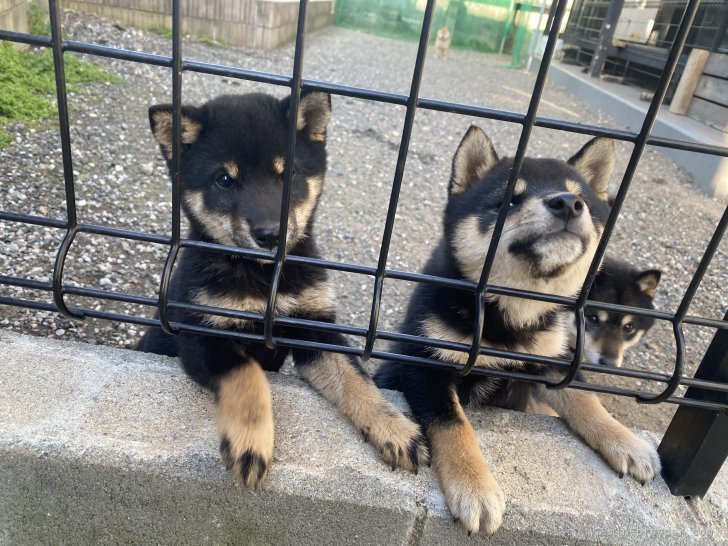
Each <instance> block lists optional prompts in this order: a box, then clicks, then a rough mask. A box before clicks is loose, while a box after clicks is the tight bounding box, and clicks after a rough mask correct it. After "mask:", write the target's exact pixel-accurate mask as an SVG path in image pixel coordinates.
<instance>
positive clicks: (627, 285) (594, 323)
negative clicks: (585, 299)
mask: <svg viewBox="0 0 728 546" xmlns="http://www.w3.org/2000/svg"><path fill="white" fill-rule="evenodd" d="M661 276H662V272H661V271H660V270H659V269H647V270H643V271H641V270H639V269H637V268H635V267H633V266H632V265H631V264H629V263H627V262H623V261H620V260H615V259H614V258H605V260H604V266H603V268H602V270H601V271H600V272H599V274H598V275H597V277H596V279H595V280H594V284H593V285H592V288H591V290H590V291H589V299H590V300H594V301H601V302H606V303H616V304H619V305H629V306H632V307H642V308H645V309H654V305H653V298H654V295H655V290H656V288H657V285H658V283H659V282H660V277H661ZM585 317H586V336H585V338H584V342H585V344H584V348H585V351H586V359H587V360H588V361H589V362H594V363H599V364H602V365H605V366H617V367H619V366H621V365H622V362H623V359H624V353H625V351H626V350H627V349H629V348H631V347H634V346H635V345H637V344H638V343H639V342H640V341H641V340H642V339H643V337H644V336H645V334H646V333H647V332H648V331H649V329H650V328H652V326H653V325H654V323H655V320H654V319H653V318H650V317H644V316H641V315H636V314H635V315H632V314H622V313H612V312H610V311H602V310H598V309H594V308H593V307H591V306H589V305H587V307H586V313H585ZM574 339H575V338H574ZM572 347H573V344H572Z"/></svg>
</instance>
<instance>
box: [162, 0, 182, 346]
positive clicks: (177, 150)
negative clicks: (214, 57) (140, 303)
mask: <svg viewBox="0 0 728 546" xmlns="http://www.w3.org/2000/svg"><path fill="white" fill-rule="evenodd" d="M181 135H182V21H181V16H180V6H179V0H172V242H171V246H170V248H169V253H168V254H167V260H166V261H165V263H164V270H163V271H162V279H161V281H160V284H159V308H158V311H159V323H160V326H161V327H162V330H164V331H165V332H167V333H168V334H176V333H177V330H176V329H175V328H172V326H171V325H170V323H169V307H168V305H167V304H168V301H169V287H170V281H171V280H172V270H173V269H174V263H175V261H176V260H177V255H178V254H179V249H180V246H181V237H180V223H181V218H180V194H181V190H180V162H181V157H180V154H181V152H182V145H181Z"/></svg>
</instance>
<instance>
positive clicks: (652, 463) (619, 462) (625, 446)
mask: <svg viewBox="0 0 728 546" xmlns="http://www.w3.org/2000/svg"><path fill="white" fill-rule="evenodd" d="M597 451H599V453H600V454H601V455H602V456H603V457H604V458H605V459H606V460H607V462H608V463H609V465H610V466H611V467H612V468H613V469H614V470H616V471H617V473H618V474H619V477H620V478H621V477H623V476H624V475H625V474H630V475H631V476H632V477H634V478H635V479H636V480H637V481H640V482H642V484H643V485H644V483H645V482H647V481H649V480H651V479H652V478H654V477H655V476H656V475H657V474H659V473H660V469H661V465H660V456H659V455H658V454H657V448H656V447H655V446H654V445H653V444H652V443H650V442H648V441H647V440H645V439H643V438H640V437H639V436H637V435H636V434H634V433H633V432H632V431H630V430H629V429H627V428H625V429H624V430H623V431H620V434H618V435H614V436H612V437H611V438H610V437H606V438H605V439H604V441H603V442H601V443H600V445H599V448H598V449H597Z"/></svg>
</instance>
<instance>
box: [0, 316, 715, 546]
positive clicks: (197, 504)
mask: <svg viewBox="0 0 728 546" xmlns="http://www.w3.org/2000/svg"><path fill="white" fill-rule="evenodd" d="M269 380H270V383H271V388H272V392H273V401H274V414H275V418H276V452H275V458H274V463H273V466H272V469H271V474H270V477H269V480H268V482H267V483H266V485H265V486H264V488H263V490H262V491H261V492H259V493H255V494H254V493H250V492H248V491H246V490H245V489H244V488H241V487H239V486H237V485H235V484H234V483H233V482H232V480H231V479H230V477H229V476H228V475H227V473H226V471H225V469H224V468H223V465H222V463H221V462H220V460H219V455H218V453H217V445H218V439H217V433H216V431H215V424H214V408H213V400H212V397H211V395H210V394H209V393H208V392H206V391H203V390H202V389H200V388H198V387H197V386H196V385H194V384H193V383H192V382H191V381H190V380H188V379H187V378H186V377H185V376H184V374H183V373H182V372H181V371H180V369H179V367H178V365H177V362H176V360H174V359H170V358H166V357H159V356H155V355H147V354H141V353H136V352H132V351H126V350H121V349H111V348H106V347H99V346H93V345H88V344H80V343H71V342H62V341H55V340H48V339H43V338H33V337H30V336H23V335H18V334H14V333H10V332H6V331H3V330H0V544H12V545H36V544H79V545H83V544H128V543H137V544H296V545H305V544H317V545H319V544H336V545H343V544H387V545H389V544H401V545H405V544H406V545H419V544H433V545H435V544H437V545H446V544H453V545H462V544H468V545H477V544H486V543H487V544H518V545H527V544H575V543H579V544H584V543H590V544H594V543H599V544H630V545H631V544H661V545H663V544H676V545H677V544H679V545H685V544H728V472H726V470H725V469H724V471H723V472H722V473H721V474H720V475H719V476H718V479H717V481H716V482H715V483H714V484H713V487H712V489H711V490H710V492H709V493H708V495H707V496H706V498H705V499H704V500H700V499H694V500H691V501H686V500H685V499H683V498H681V497H673V496H671V495H670V493H669V491H668V489H667V487H666V485H665V484H664V483H663V482H662V481H661V480H660V479H657V480H656V481H655V482H653V483H650V484H647V485H645V486H644V487H642V486H640V485H639V484H638V483H637V482H635V481H634V480H630V479H623V480H620V479H619V478H618V477H617V476H616V475H615V473H614V472H612V471H611V470H610V469H609V468H608V467H607V465H606V464H605V463H604V462H603V461H602V460H601V459H600V458H599V457H598V456H597V455H596V454H595V453H594V452H593V451H592V450H591V449H589V448H588V447H587V446H586V445H584V444H583V443H582V442H581V441H579V440H578V439H577V438H575V437H574V436H573V435H572V434H571V433H569V432H568V430H567V429H566V427H565V426H564V425H563V424H562V423H561V421H560V420H559V419H556V418H552V417H545V416H535V415H527V414H522V413H517V412H509V411H501V410H486V411H472V412H469V416H470V419H471V421H472V423H473V426H474V427H475V429H476V432H477V434H478V438H479V439H480V447H481V449H482V450H483V452H484V453H485V455H486V458H487V459H488V461H489V462H490V463H491V466H492V469H493V472H494V474H495V476H496V478H497V479H498V480H499V482H500V484H501V486H502V488H503V490H504V492H505V494H506V498H507V511H506V516H505V519H504V523H503V527H502V528H501V529H500V531H498V533H497V534H496V535H494V536H493V537H485V536H474V537H471V538H470V539H468V537H467V535H466V533H465V532H464V530H463V529H462V528H461V527H458V526H456V525H455V524H454V523H453V521H452V519H451V517H450V515H449V513H448V510H447V508H446V506H445V504H444V501H443V498H442V494H441V493H440V489H439V487H438V485H437V483H436V480H435V478H434V476H433V474H432V471H431V470H430V469H429V468H424V469H422V470H421V471H420V473H419V475H417V476H415V475H413V474H410V473H406V472H403V471H396V472H392V471H391V470H390V469H389V468H387V467H386V466H385V465H384V464H383V463H382V462H381V461H380V460H379V459H378V457H377V456H376V454H375V453H374V451H373V450H372V449H371V448H370V447H369V445H368V444H366V443H365V442H364V441H363V439H362V438H361V436H360V435H359V434H358V433H357V432H356V431H355V430H354V429H353V428H352V427H351V426H350V425H349V424H348V422H346V421H345V420H344V419H343V418H342V417H341V416H340V415H339V414H338V413H337V412H336V411H335V410H334V409H333V408H332V407H331V406H330V405H329V404H328V403H327V402H325V401H324V400H323V399H322V398H321V397H319V396H318V395H316V394H315V393H314V392H313V391H312V390H311V389H310V388H309V387H308V386H307V385H305V384H304V383H303V382H302V381H301V380H299V379H298V378H297V377H295V376H294V375H286V374H270V375H269ZM387 397H388V398H389V399H390V400H391V401H392V402H393V403H394V404H395V405H397V406H398V407H400V408H404V407H405V404H404V402H403V400H402V398H401V397H400V396H399V395H398V394H396V393H392V392H388V393H387Z"/></svg>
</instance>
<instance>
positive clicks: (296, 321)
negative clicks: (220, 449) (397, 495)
mask: <svg viewBox="0 0 728 546" xmlns="http://www.w3.org/2000/svg"><path fill="white" fill-rule="evenodd" d="M0 284H6V285H11V286H17V287H22V288H27V289H34V290H42V291H50V290H52V285H51V283H50V282H48V281H38V280H32V279H24V278H17V277H8V276H0ZM63 291H64V293H65V294H68V295H74V296H80V297H86V298H95V299H105V300H109V301H118V302H123V303H131V304H138V305H144V306H149V307H154V306H156V305H157V304H158V300H157V299H155V298H150V297H148V296H138V295H133V294H125V293H119V292H111V291H106V290H100V289H92V288H85V287H80V286H75V285H64V287H63ZM168 305H169V308H170V309H179V310H183V311H189V312H193V313H202V314H207V315H214V316H221V317H226V318H233V319H239V320H247V321H250V322H255V323H263V321H264V319H265V315H264V314H263V313H257V312H252V311H237V310H233V309H224V308H221V307H211V306H206V305H198V304H191V303H183V302H177V301H173V300H170V301H169V304H168ZM726 322H728V321H726ZM275 323H276V325H278V326H282V327H291V328H302V329H308V330H316V331H324V332H334V333H340V334H346V335H351V336H357V337H365V336H366V334H367V329H366V328H362V327H356V326H346V325H341V324H335V323H327V322H320V321H314V320H308V319H300V318H292V317H277V318H276V321H275ZM224 331H225V330H219V332H220V333H222V332H224ZM377 338H378V339H381V340H384V341H390V342H399V343H409V344H413V345H418V346H424V347H430V348H440V349H447V350H453V351H460V352H463V353H467V352H468V350H469V349H470V345H468V344H465V343H458V342H453V341H447V340H441V339H434V338H426V337H422V336H412V335H407V334H402V333H399V332H390V331H386V330H378V331H377ZM479 354H480V355H482V356H496V357H503V358H509V359H511V360H521V361H530V362H534V363H539V364H545V365H551V366H558V367H562V368H565V367H568V365H569V364H570V362H571V361H570V360H568V359H565V358H553V357H545V356H540V355H532V354H528V353H520V352H516V351H506V350H500V349H489V348H485V347H482V348H481V349H480V351H479ZM582 369H584V370H586V371H590V372H596V373H599V374H602V375H614V376H619V377H627V378H632V379H642V380H646V381H656V382H660V383H668V382H669V380H670V377H671V376H668V375H666V374H659V373H655V372H644V371H639V370H630V369H628V368H615V367H608V366H602V365H599V364H596V363H585V364H584V365H583V367H582ZM681 384H683V385H685V386H688V387H697V388H701V389H705V390H713V391H719V392H728V384H724V383H719V382H710V381H703V380H699V379H693V378H690V377H683V378H681Z"/></svg>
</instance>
